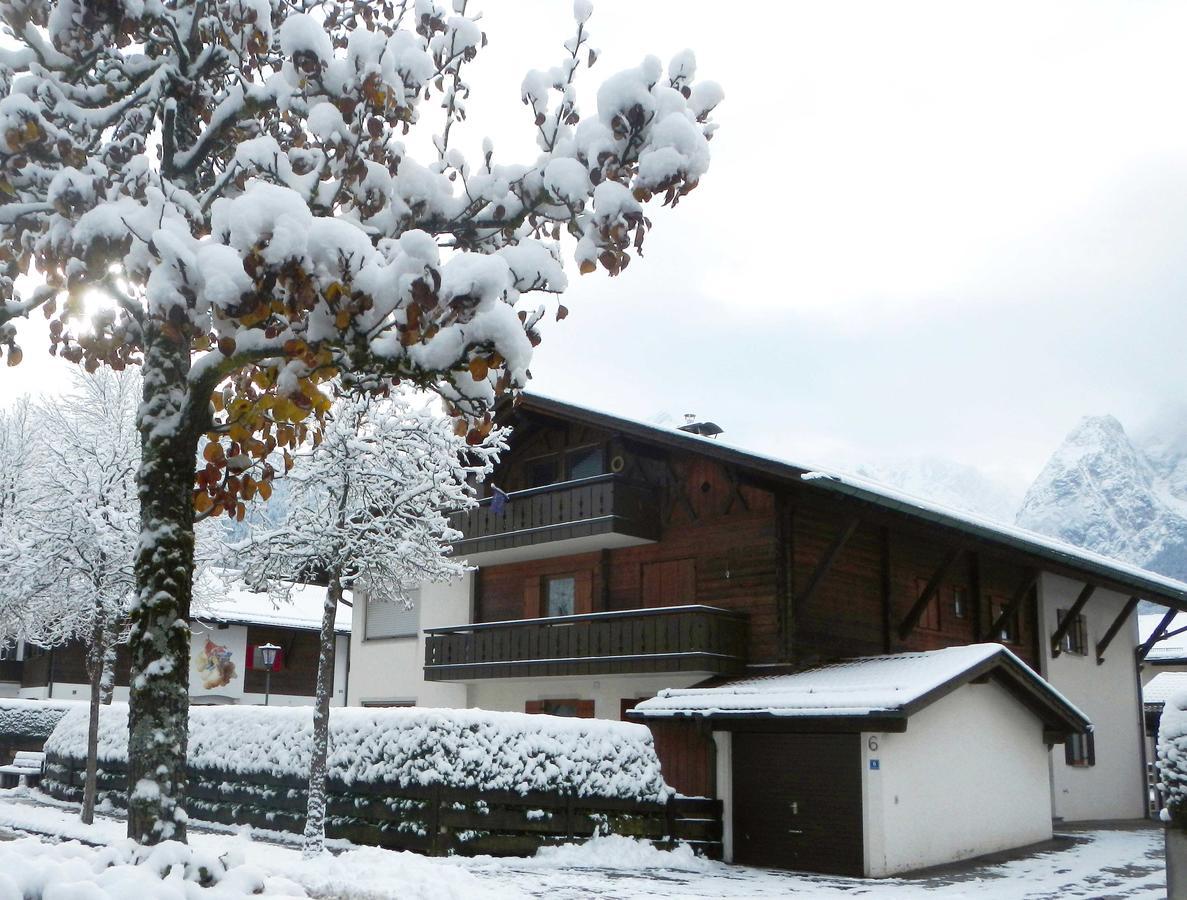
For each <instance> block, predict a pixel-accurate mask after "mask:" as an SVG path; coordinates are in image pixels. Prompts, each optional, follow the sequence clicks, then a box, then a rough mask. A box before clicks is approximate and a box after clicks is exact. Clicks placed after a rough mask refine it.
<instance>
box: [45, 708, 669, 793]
mask: <svg viewBox="0 0 1187 900" xmlns="http://www.w3.org/2000/svg"><path fill="white" fill-rule="evenodd" d="M127 715H128V709H127V706H126V705H125V704H122V703H115V704H112V705H111V706H109V707H104V708H103V709H102V711H101V716H100V728H99V759H100V761H101V762H123V761H126V759H127V753H128V720H127ZM86 736H87V710H86V709H85V708H82V709H78V710H73V711H71V712H69V713H67V714H66V716H65V717H64V718H63V719H62V721H61V722H60V723H59V725H58V727H57V728H56V729H55V730H54V733H53V735H52V736H51V737H50V739H49V740H48V741H47V742H46V745H45V749H46V752H47V753H50V754H53V755H56V756H60V757H68V758H74V759H83V758H84V757H85V748H86ZM312 742H313V711H312V709H311V708H309V707H289V708H283V707H271V708H268V707H260V706H197V707H193V708H191V710H190V736H189V762H190V766H191V767H194V768H197V769H215V770H221V771H225V772H227V773H228V774H229V775H242V776H250V775H251V774H252V773H259V774H266V775H288V776H293V777H296V778H301V779H304V778H306V777H308V772H309V750H310V746H311V744H312ZM329 765H330V777H331V778H334V777H337V778H341V779H342V780H343V781H346V782H347V783H351V782H356V781H361V782H370V783H388V784H397V785H400V786H404V787H408V786H432V785H437V784H439V785H442V786H443V787H451V788H459V789H472V790H480V791H515V792H517V793H520V794H526V793H528V792H529V791H545V792H556V793H563V794H570V795H573V796H577V797H612V798H621V799H633V800H653V801H660V802H662V801H665V800H666V799H667V798H668V797H669V795H671V793H672V790H671V788H669V787H668V786H667V785H666V784H664V781H663V778H662V776H661V775H660V767H659V759H658V758H657V757H656V755H655V747H654V745H653V744H652V740H651V732H650V731H649V730H648V729H647V728H646V727H644V726H642V725H634V724H631V723H626V722H610V721H605V720H602V719H569V718H559V717H556V716H541V715H527V714H524V713H504V712H487V711H485V710H478V709H420V708H414V709H354V708H350V709H335V710H333V711H332V712H331V715H330V758H329Z"/></svg>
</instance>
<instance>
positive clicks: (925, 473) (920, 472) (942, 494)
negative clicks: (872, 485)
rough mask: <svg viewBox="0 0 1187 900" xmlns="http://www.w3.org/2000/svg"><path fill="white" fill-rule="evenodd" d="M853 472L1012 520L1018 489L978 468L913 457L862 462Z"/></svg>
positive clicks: (939, 501)
mask: <svg viewBox="0 0 1187 900" xmlns="http://www.w3.org/2000/svg"><path fill="white" fill-rule="evenodd" d="M853 474H855V475H859V476H861V477H862V478H867V479H869V480H870V481H877V482H880V483H881V484H885V485H889V486H890V487H893V488H897V489H898V490H900V491H902V492H904V493H906V494H911V495H913V496H916V497H919V498H920V499H923V500H930V501H931V502H933V503H936V504H939V505H941V506H946V507H949V508H951V509H960V510H965V511H966V512H972V513H976V514H977V515H980V516H985V517H987V518H990V519H996V520H997V521H999V522H1013V521H1014V516H1015V514H1016V513H1017V511H1018V503H1019V500H1020V497H1019V493H1020V492H1019V491H1015V490H1011V489H1010V488H1009V487H1008V486H1007V485H1006V484H1004V483H1002V482H999V481H996V480H994V479H993V478H991V477H989V476H988V475H986V474H985V473H984V472H982V471H981V470H980V469H976V468H974V467H972V466H966V465H964V464H962V463H958V462H953V461H952V460H948V459H941V458H938V457H914V458H909V459H900V460H893V461H883V462H878V463H863V464H862V465H859V466H857V468H856V469H855V470H854V473H853Z"/></svg>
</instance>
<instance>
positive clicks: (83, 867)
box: [0, 790, 1166, 900]
mask: <svg viewBox="0 0 1187 900" xmlns="http://www.w3.org/2000/svg"><path fill="white" fill-rule="evenodd" d="M36 797H37V795H36V794H29V793H28V792H27V791H23V790H15V791H0V831H3V830H8V829H24V830H30V831H38V832H45V833H48V834H52V835H57V836H60V837H61V838H62V839H64V840H67V841H72V840H74V839H77V840H85V841H89V842H92V843H96V844H101V845H104V846H101V847H97V848H93V847H89V846H86V845H82V844H78V843H66V844H60V845H57V846H53V845H52V843H51V840H50V839H46V838H17V839H14V840H11V841H0V900H9V898H10V897H12V898H20V897H21V896H22V893H23V892H24V891H28V890H29V888H30V886H32V885H43V884H44V885H50V884H54V885H59V886H60V887H55V889H54V890H50V891H48V892H47V893H46V900H52V898H53V897H54V896H60V897H67V896H68V897H72V898H73V897H79V898H86V900H103V898H107V897H119V898H124V897H129V896H139V897H143V898H145V900H147V898H150V897H151V898H162V900H165V898H171V897H177V898H186V900H189V898H210V900H222V898H238V897H242V896H245V894H244V893H243V892H244V891H247V890H251V886H252V884H253V883H255V884H262V885H263V886H264V888H265V891H266V893H267V895H269V896H273V897H278V898H279V897H303V896H308V897H321V898H352V900H381V898H384V900H386V898H396V897H399V898H401V900H417V898H423V900H453V898H457V900H463V898H464V900H470V898H479V897H481V898H488V897H489V898H496V900H498V898H524V897H547V898H548V900H578V898H581V900H586V898H595V897H597V898H602V897H606V898H619V900H636V898H638V900H643V898H686V897H786V896H790V895H794V896H802V897H842V896H850V895H855V894H857V895H862V896H865V897H870V898H874V900H882V898H886V900H906V898H910V897H920V896H925V897H936V898H945V900H946V898H956V897H970V898H990V900H1022V898H1030V900H1040V898H1052V900H1054V898H1067V897H1081V898H1088V897H1105V896H1107V897H1145V898H1155V897H1164V896H1165V895H1166V888H1165V879H1164V874H1163V863H1162V834H1161V832H1160V831H1159V830H1158V829H1156V828H1150V829H1144V830H1136V831H1090V832H1083V833H1080V834H1077V835H1076V836H1075V837H1076V842H1075V843H1074V844H1072V845H1071V846H1068V847H1066V848H1065V849H1058V850H1053V851H1047V852H1043V853H1038V854H1035V855H1033V856H1030V857H1027V858H1024V859H1018V860H1014V861H1011V862H1006V863H1000V864H994V865H985V866H977V867H971V868H969V869H967V870H962V871H961V872H959V873H957V874H953V875H945V876H943V877H932V878H925V879H888V880H882V881H859V880H854V879H845V878H830V877H824V876H809V875H796V874H793V873H788V872H776V871H771V870H764V869H749V868H743V867H735V866H726V865H723V864H721V863H714V862H710V861H708V860H703V859H698V858H697V857H695V856H693V855H692V854H691V853H690V852H687V851H675V852H662V851H658V850H655V849H653V848H652V847H650V845H646V844H640V843H637V842H635V841H633V840H630V839H627V838H618V837H612V838H603V839H599V840H597V841H593V842H591V843H589V844H586V845H583V846H569V847H560V848H552V849H549V850H545V851H542V852H541V853H540V854H539V855H537V856H536V857H534V858H531V859H510V860H507V859H492V858H489V857H487V858H477V859H430V858H428V857H423V856H418V855H417V854H414V853H395V852H392V851H388V850H380V849H378V848H374V847H359V848H353V849H345V850H343V851H342V852H340V853H338V854H337V855H334V856H326V857H323V858H321V859H318V860H313V861H306V860H302V859H301V854H300V852H299V850H298V849H295V848H290V847H286V846H279V845H277V844H274V843H264V842H262V841H253V840H251V837H250V834H249V832H247V831H241V832H239V833H235V834H227V833H208V832H199V831H198V830H197V829H195V830H194V831H192V832H191V834H190V843H191V845H192V847H193V849H194V851H195V854H196V858H197V859H198V860H201V859H203V858H205V859H214V858H216V857H218V856H222V855H224V854H228V853H229V854H230V859H231V860H232V861H233V862H243V863H245V864H244V865H239V866H238V867H236V868H234V869H232V878H229V879H228V880H227V881H224V882H223V883H222V884H221V885H220V886H219V887H218V888H216V889H213V890H201V889H199V888H198V887H197V886H196V885H194V884H193V883H190V884H188V885H186V884H183V883H182V882H181V881H180V872H178V873H176V876H175V878H174V879H173V880H167V881H165V882H162V881H161V880H160V879H159V876H158V875H157V874H154V873H153V872H152V870H151V866H149V867H146V866H140V867H137V868H135V869H133V868H132V867H130V866H126V865H124V866H120V865H118V863H119V862H121V861H124V860H127V859H129V858H130V854H131V852H132V849H131V847H130V846H129V845H128V844H127V843H126V842H125V841H124V839H123V834H124V824H123V822H122V821H120V820H117V819H114V818H108V817H103V816H100V817H99V818H98V819H97V821H96V823H95V824H94V825H93V826H84V825H82V824H81V823H79V822H78V819H77V817H76V816H75V814H74V811H73V809H72V808H70V807H68V806H66V805H64V804H47V803H44V802H40V801H39V800H36ZM332 844H334V845H335V846H336V848H337V849H342V847H343V844H342V843H341V842H332ZM167 854H168V848H166V851H163V852H162V854H160V856H161V857H164V858H166V860H167ZM112 862H116V863H117V865H115V866H112V865H111V863H112ZM96 872H99V873H101V874H99V875H97V876H95V874H94V873H96ZM6 879H7V880H6ZM84 879H86V880H92V879H93V880H95V881H96V882H97V883H98V885H99V887H98V888H97V889H92V888H89V887H88V888H82V889H72V888H70V887H67V885H69V884H71V883H75V882H79V881H81V880H84ZM57 891H60V893H56V892H57ZM34 896H37V895H36V894H34Z"/></svg>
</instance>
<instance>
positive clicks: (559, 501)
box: [450, 475, 659, 556]
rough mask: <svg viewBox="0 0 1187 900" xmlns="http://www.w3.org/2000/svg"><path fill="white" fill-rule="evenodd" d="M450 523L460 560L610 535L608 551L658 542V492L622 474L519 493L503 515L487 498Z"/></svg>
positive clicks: (514, 495)
mask: <svg viewBox="0 0 1187 900" xmlns="http://www.w3.org/2000/svg"><path fill="white" fill-rule="evenodd" d="M450 524H451V525H452V526H453V527H454V528H456V529H457V530H458V531H460V532H461V533H462V540H460V541H458V542H456V543H455V544H454V548H453V549H454V553H455V554H457V555H458V556H472V555H474V554H477V553H489V552H491V551H497V550H514V549H517V548H521V547H530V546H533V545H535V544H544V543H548V542H551V541H563V540H569V539H572V538H596V537H598V536H610V537H608V538H607V539H606V541H605V542H604V543H605V546H607V547H609V546H625V545H626V544H628V543H646V542H647V541H655V540H658V539H659V514H658V511H657V509H656V502H655V497H654V492H653V491H652V489H651V488H649V487H647V486H645V485H640V484H636V483H633V482H630V481H627V480H626V479H624V478H623V477H622V476H620V475H595V476H593V477H591V478H581V479H578V480H576V481H564V482H560V483H559V484H549V485H545V486H543V487H538V488H531V489H530V490H526V491H514V492H513V493H510V494H508V495H507V501H506V503H505V505H504V507H503V509H502V511H501V512H498V513H496V512H495V511H494V510H493V509H492V508H491V500H490V498H487V499H485V500H483V501H482V502H481V504H480V505H479V506H477V507H475V508H474V509H470V510H466V511H465V512H460V513H456V514H455V515H454V516H453V517H452V519H451V520H450ZM624 538H625V540H624ZM594 543H597V542H596V541H595V542H594ZM583 549H585V548H583ZM587 549H598V548H597V547H594V546H592V545H591V546H590V547H589V548H587Z"/></svg>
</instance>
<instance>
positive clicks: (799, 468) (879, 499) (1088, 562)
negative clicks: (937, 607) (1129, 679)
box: [518, 394, 1187, 610]
mask: <svg viewBox="0 0 1187 900" xmlns="http://www.w3.org/2000/svg"><path fill="white" fill-rule="evenodd" d="M518 408H519V409H526V410H529V411H530V410H535V411H538V412H541V413H544V414H551V415H556V416H564V417H573V418H577V419H582V420H585V421H588V422H593V423H595V424H600V425H602V426H603V427H606V428H611V429H616V430H620V431H626V432H633V433H634V434H635V435H637V436H639V437H643V438H651V439H654V440H657V441H659V442H661V443H664V444H667V445H669V446H677V447H681V448H684V449H688V450H691V451H693V452H697V453H703V454H705V455H707V456H711V457H715V458H718V459H722V460H725V461H727V462H731V463H733V464H735V465H739V466H745V467H749V468H751V469H757V470H760V471H762V472H763V473H765V474H767V475H768V476H771V477H774V478H778V479H782V480H795V481H800V482H801V483H804V484H810V485H813V486H815V487H818V488H820V489H822V490H828V491H831V492H834V493H841V494H846V495H848V496H850V497H854V498H857V499H860V500H864V501H867V502H869V503H873V504H876V505H878V506H880V507H882V508H886V509H892V510H895V511H897V512H901V513H904V514H906V515H910V516H914V517H916V518H923V519H927V520H928V521H931V522H934V523H936V524H939V525H944V526H946V527H949V528H955V529H958V530H960V531H962V532H964V533H966V534H970V535H974V536H976V537H979V538H982V539H984V540H988V541H995V542H997V543H1000V544H1005V545H1008V546H1011V547H1013V548H1015V549H1018V550H1021V551H1024V552H1028V553H1032V554H1035V555H1036V556H1040V557H1043V558H1046V559H1048V560H1051V561H1053V562H1057V563H1060V564H1062V565H1065V566H1068V567H1070V568H1074V569H1079V570H1081V571H1085V572H1090V573H1093V574H1095V575H1097V576H1098V577H1102V578H1106V579H1109V580H1111V581H1114V582H1117V583H1119V584H1122V585H1124V586H1125V587H1126V588H1127V589H1129V590H1132V591H1134V593H1137V594H1140V595H1143V596H1145V595H1152V596H1155V597H1157V598H1158V599H1159V601H1160V602H1162V601H1167V602H1174V603H1181V604H1183V608H1184V609H1185V610H1187V583H1184V582H1182V581H1178V580H1176V579H1174V578H1167V577H1166V576H1163V575H1158V574H1156V573H1154V572H1150V571H1148V570H1146V569H1143V568H1141V567H1140V566H1135V565H1133V564H1131V563H1126V562H1121V561H1120V560H1116V559H1112V558H1110V557H1107V556H1102V555H1101V554H1099V553H1093V552H1092V551H1091V550H1085V549H1083V548H1081V547H1077V546H1075V545H1073V544H1069V543H1066V542H1065V541H1061V540H1058V539H1056V538H1052V537H1048V536H1047V535H1044V534H1038V533H1037V532H1034V531H1029V530H1027V529H1025V528H1019V527H1018V526H1016V525H1010V524H1006V523H1004V522H998V521H995V520H993V519H989V518H986V517H984V516H978V515H976V514H975V513H971V512H966V511H964V510H955V509H950V508H947V507H944V506H941V505H939V504H936V503H933V502H931V501H929V500H924V499H922V498H921V497H916V496H914V495H912V494H908V493H906V492H904V491H900V490H897V489H895V488H892V487H888V486H887V485H884V484H880V483H878V482H875V481H870V480H868V479H865V478H860V477H858V476H855V475H846V474H842V473H840V472H836V471H831V470H829V469H828V468H827V467H816V466H805V465H802V464H799V463H794V462H789V461H787V460H783V459H779V458H778V457H774V456H768V455H766V454H762V453H755V452H753V451H751V450H746V449H744V448H742V447H737V446H733V445H731V444H728V443H726V442H725V441H720V440H717V439H716V438H707V437H702V436H700V435H697V434H691V433H689V432H687V431H681V430H680V429H679V428H669V427H664V426H659V425H653V424H651V423H648V422H640V421H638V420H637V419H630V418H626V417H623V416H619V415H616V414H613V413H606V412H602V411H600V410H595V409H591V408H589V407H584V406H576V405H574V404H570V403H566V402H564V401H562V400H554V399H552V398H549V397H544V396H541V395H539V394H531V395H527V396H525V397H524V399H523V402H522V403H521V404H520V406H519V407H518Z"/></svg>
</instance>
